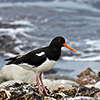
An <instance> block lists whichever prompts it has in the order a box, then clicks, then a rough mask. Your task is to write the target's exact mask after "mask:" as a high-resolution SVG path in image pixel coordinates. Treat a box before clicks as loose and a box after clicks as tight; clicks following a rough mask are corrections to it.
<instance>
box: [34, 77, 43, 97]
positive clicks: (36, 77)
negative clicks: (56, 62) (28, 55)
mask: <svg viewBox="0 0 100 100" xmlns="http://www.w3.org/2000/svg"><path fill="white" fill-rule="evenodd" d="M36 82H37V86H38V89H39V92H40V93H41V94H42V95H44V93H43V92H42V91H41V89H40V85H39V80H38V76H37V77H36Z"/></svg>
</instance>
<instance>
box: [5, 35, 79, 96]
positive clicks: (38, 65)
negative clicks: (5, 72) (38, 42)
mask: <svg viewBox="0 0 100 100" xmlns="http://www.w3.org/2000/svg"><path fill="white" fill-rule="evenodd" d="M62 47H66V48H69V49H70V50H72V51H74V52H76V53H78V51H76V50H75V49H73V48H72V47H70V46H69V45H68V44H67V43H66V42H65V39H64V37H62V36H56V37H55V38H54V39H53V40H52V41H51V42H50V44H49V45H48V46H46V47H42V48H39V49H35V50H33V51H30V52H28V53H27V54H25V55H18V56H15V57H11V58H7V59H5V61H8V63H7V64H6V65H10V64H16V65H19V66H21V67H22V68H24V69H27V70H32V71H34V72H35V73H36V82H37V86H38V90H39V93H40V94H41V95H49V94H48V92H47V90H46V88H45V86H44V84H43V81H42V73H43V72H45V71H48V70H51V69H52V68H53V67H54V66H55V64H56V63H57V61H58V59H59V57H60V55H61V48H62ZM39 79H40V82H41V86H42V87H41V88H42V89H41V88H40V84H39ZM44 93H45V94H44Z"/></svg>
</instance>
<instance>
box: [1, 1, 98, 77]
mask: <svg viewBox="0 0 100 100" xmlns="http://www.w3.org/2000/svg"><path fill="white" fill-rule="evenodd" d="M59 35H60V36H63V37H64V38H65V39H66V43H68V44H69V45H70V46H71V47H73V48H74V49H76V50H77V51H78V52H79V53H78V54H75V53H74V52H71V51H69V50H68V49H66V48H62V55H61V58H60V60H59V61H58V63H57V64H56V66H55V67H54V69H56V70H57V73H59V74H65V75H70V76H72V77H74V78H76V75H77V74H79V73H80V72H81V71H83V70H85V69H86V68H87V67H90V68H92V69H100V0H0V69H1V68H2V67H3V66H4V65H5V64H6V62H4V59H5V58H8V57H14V56H16V55H22V54H26V53H27V52H29V51H31V50H34V49H36V48H40V47H44V46H47V45H48V44H49V43H50V41H51V40H52V39H53V38H54V37H56V36H59Z"/></svg>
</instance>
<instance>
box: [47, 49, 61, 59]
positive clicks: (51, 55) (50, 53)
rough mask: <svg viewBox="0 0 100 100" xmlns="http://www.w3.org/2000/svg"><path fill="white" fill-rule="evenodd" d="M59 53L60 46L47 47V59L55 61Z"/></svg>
mask: <svg viewBox="0 0 100 100" xmlns="http://www.w3.org/2000/svg"><path fill="white" fill-rule="evenodd" d="M60 55H61V48H57V47H48V54H47V56H48V58H49V60H55V61H57V60H58V59H59V57H60Z"/></svg>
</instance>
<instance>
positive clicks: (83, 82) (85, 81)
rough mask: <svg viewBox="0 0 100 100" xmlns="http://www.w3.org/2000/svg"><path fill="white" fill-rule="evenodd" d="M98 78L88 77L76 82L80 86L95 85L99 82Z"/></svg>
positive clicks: (94, 76)
mask: <svg viewBox="0 0 100 100" xmlns="http://www.w3.org/2000/svg"><path fill="white" fill-rule="evenodd" d="M98 80H99V79H98V77H97V76H96V75H86V76H82V77H80V78H78V79H76V80H75V82H77V83H78V84H80V85H87V84H95V83H97V82H98Z"/></svg>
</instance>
